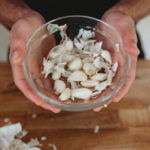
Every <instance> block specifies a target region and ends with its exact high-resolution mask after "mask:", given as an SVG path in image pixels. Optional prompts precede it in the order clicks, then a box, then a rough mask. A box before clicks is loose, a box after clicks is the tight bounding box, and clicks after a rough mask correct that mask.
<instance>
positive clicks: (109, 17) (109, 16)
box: [94, 9, 139, 112]
mask: <svg viewBox="0 0 150 150" xmlns="http://www.w3.org/2000/svg"><path fill="white" fill-rule="evenodd" d="M102 20H103V21H105V22H107V23H109V24H111V25H112V26H113V27H114V28H116V30H117V31H118V32H119V33H120V36H121V38H122V41H123V47H124V51H126V52H127V53H128V54H129V55H130V56H131V66H130V69H129V73H128V77H127V81H126V83H125V84H124V86H123V87H122V88H121V90H120V91H119V92H118V93H117V94H116V95H115V97H114V98H113V99H112V101H113V102H118V101H120V100H121V99H122V98H123V97H124V96H125V94H127V92H128V90H129V88H130V86H131V85H132V83H133V81H134V79H135V74H136V63H137V56H138V54H139V50H138V48H137V36H136V32H135V25H134V21H133V19H132V18H131V17H130V16H128V15H126V14H124V13H123V12H121V11H119V10H115V9H112V10H108V11H107V12H105V14H104V15H103V16H102ZM102 108H103V107H97V108H95V109H94V111H96V112H98V111H100V110H101V109H102Z"/></svg>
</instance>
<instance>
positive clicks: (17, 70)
mask: <svg viewBox="0 0 150 150" xmlns="http://www.w3.org/2000/svg"><path fill="white" fill-rule="evenodd" d="M22 74H23V72H22V66H14V67H13V75H14V81H15V84H16V85H17V87H19V89H20V90H21V91H22V93H23V94H24V95H25V96H26V97H27V98H28V99H30V100H31V101H33V102H34V103H35V104H36V105H38V106H41V107H43V108H45V109H47V110H51V111H53V112H54V113H58V112H60V109H58V108H55V107H52V106H50V105H48V104H46V103H44V102H43V100H41V99H40V98H39V97H38V96H37V95H36V94H35V93H34V92H33V91H32V89H31V88H30V87H29V86H28V84H27V82H26V80H25V79H24V78H22V77H23V75H22Z"/></svg>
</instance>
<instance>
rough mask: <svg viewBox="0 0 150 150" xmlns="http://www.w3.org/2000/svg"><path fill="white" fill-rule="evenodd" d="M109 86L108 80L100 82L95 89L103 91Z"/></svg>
mask: <svg viewBox="0 0 150 150" xmlns="http://www.w3.org/2000/svg"><path fill="white" fill-rule="evenodd" d="M106 87H107V81H104V82H100V83H99V84H98V85H97V86H96V87H95V89H96V90H98V91H103V90H104V89H105V88H106Z"/></svg>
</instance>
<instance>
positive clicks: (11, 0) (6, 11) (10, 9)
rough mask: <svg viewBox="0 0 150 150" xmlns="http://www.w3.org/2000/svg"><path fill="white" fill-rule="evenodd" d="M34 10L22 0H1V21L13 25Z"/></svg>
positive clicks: (8, 25)
mask: <svg viewBox="0 0 150 150" xmlns="http://www.w3.org/2000/svg"><path fill="white" fill-rule="evenodd" d="M30 12H32V10H31V9H30V8H29V7H28V6H27V5H26V4H25V3H24V2H23V1H22V0H0V23H2V24H4V25H5V26H7V27H9V28H10V27H11V26H12V25H13V24H14V23H15V22H16V21H17V20H18V19H20V18H21V17H23V16H24V15H25V14H27V13H30Z"/></svg>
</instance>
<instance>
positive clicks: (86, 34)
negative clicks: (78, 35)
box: [82, 30, 95, 40]
mask: <svg viewBox="0 0 150 150" xmlns="http://www.w3.org/2000/svg"><path fill="white" fill-rule="evenodd" d="M94 36H95V33H94V32H92V31H91V30H83V33H82V38H83V39H84V40H87V39H90V38H92V37H94Z"/></svg>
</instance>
